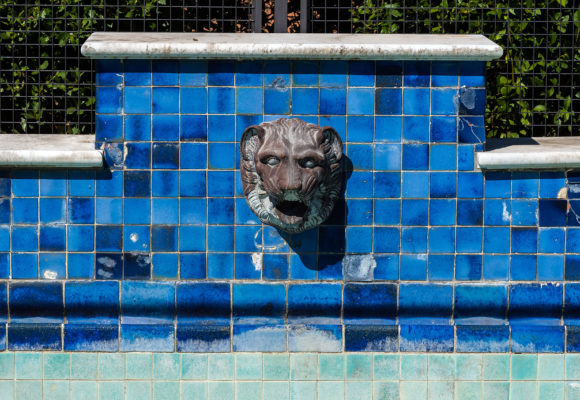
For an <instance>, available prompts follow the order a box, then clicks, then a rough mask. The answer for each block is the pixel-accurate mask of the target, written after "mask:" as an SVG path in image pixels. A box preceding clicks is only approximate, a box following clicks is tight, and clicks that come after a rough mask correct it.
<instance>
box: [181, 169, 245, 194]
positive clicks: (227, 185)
mask: <svg viewBox="0 0 580 400" xmlns="http://www.w3.org/2000/svg"><path fill="white" fill-rule="evenodd" d="M207 182H208V183H207V187H208V196H211V197H214V196H215V197H232V196H233V195H234V173H233V171H208V173H207ZM181 184H182V185H183V180H182V181H181Z"/></svg>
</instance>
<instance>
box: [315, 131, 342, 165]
mask: <svg viewBox="0 0 580 400" xmlns="http://www.w3.org/2000/svg"><path fill="white" fill-rule="evenodd" d="M320 132H321V134H322V140H321V143H320V144H321V145H326V146H329V147H330V152H331V153H332V154H333V155H334V157H335V158H336V162H339V161H340V159H341V158H342V140H340V136H339V135H338V132H336V130H335V129H334V128H332V127H330V126H323V127H322V128H320Z"/></svg>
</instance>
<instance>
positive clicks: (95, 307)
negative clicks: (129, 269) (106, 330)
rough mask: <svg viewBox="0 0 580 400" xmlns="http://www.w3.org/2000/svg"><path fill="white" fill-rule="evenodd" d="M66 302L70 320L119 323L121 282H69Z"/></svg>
mask: <svg viewBox="0 0 580 400" xmlns="http://www.w3.org/2000/svg"><path fill="white" fill-rule="evenodd" d="M65 303H66V315H67V321H68V322H71V323H81V324H82V323H89V324H91V323H92V324H117V323H118V321H119V283H118V282H67V283H66V285H65Z"/></svg>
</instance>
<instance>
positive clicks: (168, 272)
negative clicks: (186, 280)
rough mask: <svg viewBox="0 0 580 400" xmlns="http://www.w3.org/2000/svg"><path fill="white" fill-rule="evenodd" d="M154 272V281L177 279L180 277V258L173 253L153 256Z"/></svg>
mask: <svg viewBox="0 0 580 400" xmlns="http://www.w3.org/2000/svg"><path fill="white" fill-rule="evenodd" d="M151 262H152V271H151V275H152V277H153V279H177V277H178V275H179V272H178V271H179V256H178V255H177V254H173V253H156V254H153V258H152V260H151Z"/></svg>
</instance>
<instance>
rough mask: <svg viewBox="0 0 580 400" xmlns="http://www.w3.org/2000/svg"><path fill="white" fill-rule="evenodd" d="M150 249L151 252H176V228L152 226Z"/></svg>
mask: <svg viewBox="0 0 580 400" xmlns="http://www.w3.org/2000/svg"><path fill="white" fill-rule="evenodd" d="M151 249H152V250H153V251H177V227H176V226H152V227H151Z"/></svg>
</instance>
